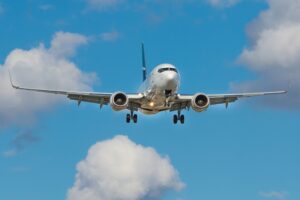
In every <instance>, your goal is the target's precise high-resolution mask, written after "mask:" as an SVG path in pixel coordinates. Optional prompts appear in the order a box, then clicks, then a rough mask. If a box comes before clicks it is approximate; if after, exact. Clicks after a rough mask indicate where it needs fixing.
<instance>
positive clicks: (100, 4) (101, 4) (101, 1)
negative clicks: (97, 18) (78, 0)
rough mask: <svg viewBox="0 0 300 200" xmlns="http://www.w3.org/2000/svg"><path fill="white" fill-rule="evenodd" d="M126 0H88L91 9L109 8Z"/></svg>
mask: <svg viewBox="0 0 300 200" xmlns="http://www.w3.org/2000/svg"><path fill="white" fill-rule="evenodd" d="M124 1H125V0H87V2H88V4H89V6H90V8H91V9H95V10H108V9H113V8H115V7H116V6H118V5H120V4H122V3H123V2H124Z"/></svg>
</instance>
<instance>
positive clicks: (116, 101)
mask: <svg viewBox="0 0 300 200" xmlns="http://www.w3.org/2000/svg"><path fill="white" fill-rule="evenodd" d="M110 106H111V107H112V109H113V110H115V111H120V110H124V109H126V108H127V107H128V96H127V95H126V94H125V93H122V92H116V93H114V94H113V95H111V97H110Z"/></svg>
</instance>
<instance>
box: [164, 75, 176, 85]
mask: <svg viewBox="0 0 300 200" xmlns="http://www.w3.org/2000/svg"><path fill="white" fill-rule="evenodd" d="M166 83H167V87H168V88H174V87H176V84H177V74H176V73H168V74H167V75H166Z"/></svg>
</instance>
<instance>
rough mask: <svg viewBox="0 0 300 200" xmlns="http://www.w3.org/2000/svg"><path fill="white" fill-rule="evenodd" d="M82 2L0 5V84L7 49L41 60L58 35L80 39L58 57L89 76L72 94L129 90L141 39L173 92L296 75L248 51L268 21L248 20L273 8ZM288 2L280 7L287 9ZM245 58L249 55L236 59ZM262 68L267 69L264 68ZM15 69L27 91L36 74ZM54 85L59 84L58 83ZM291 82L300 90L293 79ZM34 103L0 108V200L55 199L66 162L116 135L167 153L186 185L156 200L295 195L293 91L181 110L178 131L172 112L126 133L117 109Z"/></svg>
mask: <svg viewBox="0 0 300 200" xmlns="http://www.w3.org/2000/svg"><path fill="white" fill-rule="evenodd" d="M92 2H93V1H85V0H73V1H40V0H30V1H29V0H28V1H27V0H24V1H19V2H16V1H0V6H1V9H0V23H1V26H2V28H1V29H0V35H1V38H0V43H1V48H0V77H4V75H3V74H4V73H3V71H1V67H2V68H3V69H5V67H6V66H8V65H9V64H7V63H5V61H6V59H7V57H8V55H10V54H11V52H12V51H13V50H14V49H23V50H26V51H29V50H30V49H34V48H37V49H38V50H41V49H43V48H41V49H39V48H38V46H39V44H40V43H43V44H44V46H45V47H44V48H45V49H46V50H45V49H44V50H45V52H48V51H47V49H51V41H53V40H54V39H53V38H55V34H56V33H57V32H63V33H74V34H75V33H76V34H78V35H77V36H78V37H80V36H82V37H85V38H86V41H85V40H84V41H81V42H79V43H78V44H77V45H76V46H78V48H76V49H77V50H76V53H74V54H73V52H72V53H71V54H70V55H65V58H63V61H65V60H67V61H68V62H69V61H70V62H72V63H74V64H75V65H76V67H77V68H78V69H80V71H81V73H82V74H85V75H86V76H85V75H82V77H88V78H90V79H92V83H90V82H88V81H87V82H88V83H85V82H86V80H85V79H84V78H82V77H81V76H80V77H81V78H78V79H76V80H80V81H83V82H84V83H82V84H75V83H73V82H72V84H73V86H74V87H75V88H80V89H81V88H92V89H93V90H94V91H103V92H114V91H124V92H135V91H136V90H137V89H138V87H139V85H140V83H141V78H142V77H141V55H140V43H141V42H144V43H145V45H146V55H147V64H148V66H149V69H150V68H152V67H154V66H156V65H157V64H160V63H165V62H168V63H172V64H174V65H175V66H177V68H178V69H179V71H180V72H181V76H182V83H181V89H180V92H182V93H191V94H194V93H196V92H204V93H226V92H232V91H235V90H238V89H240V90H243V91H244V90H263V89H275V88H276V89H283V88H282V87H286V86H287V81H286V79H284V78H282V77H285V75H288V74H290V73H291V72H292V73H294V75H295V76H296V77H299V74H300V73H299V70H298V69H299V68H287V67H285V68H284V71H283V68H280V67H281V65H280V60H279V61H277V60H276V59H277V54H276V53H277V52H274V54H271V53H272V51H269V52H271V53H270V54H271V56H268V55H269V54H266V55H267V56H265V57H268V58H270V60H267V61H265V62H263V63H267V64H261V63H259V61H261V59H258V58H257V57H259V56H257V54H258V53H260V52H262V51H263V50H264V49H262V50H261V49H259V46H255V45H254V46H251V45H253V44H255V43H260V42H262V43H263V41H264V40H263V39H264V38H263V37H260V36H257V35H259V33H261V32H263V33H265V32H264V31H265V30H264V29H263V28H261V26H259V25H260V24H263V25H264V26H263V27H268V24H264V23H267V22H265V21H266V20H264V18H260V17H259V14H260V13H261V12H266V11H270V12H275V13H276V12H277V10H276V8H277V7H279V6H278V5H277V4H276V1H275V0H272V1H271V0H270V1H267V2H264V1H255V0H253V1H251V0H249V1H247V0H245V1H241V2H236V4H233V3H232V5H231V4H230V5H229V4H218V2H219V3H220V2H221V1H215V4H211V3H209V2H208V1H207V2H206V1H189V2H188V3H187V2H183V1H164V2H162V1H153V2H152V1H121V3H118V2H119V1H112V2H115V3H114V4H113V5H106V6H104V7H103V5H104V4H100V3H101V2H102V1H96V0H95V1H94V2H98V3H97V4H92ZM99 2H100V3H99ZM103 2H105V1H103ZM229 2H230V1H229ZM294 2H297V1H293V0H289V1H288V2H286V4H287V5H286V6H293V3H294ZM100 5H101V6H100ZM297 6H298V4H297ZM272 9H274V10H275V11H274V10H272ZM279 17H280V16H279ZM279 17H278V18H279ZM293 17H294V18H295V19H294V18H293V19H291V17H288V18H289V19H288V20H290V21H293V22H294V24H296V25H295V27H296V26H297V25H298V21H299V20H300V16H299V18H297V16H293ZM283 18H284V19H286V18H285V17H283ZM255 19H256V21H255V22H254V23H253V20H255ZM268 19H269V18H268ZM274 20H275V21H276V20H277V19H274ZM288 20H287V21H288ZM278 21H279V22H278V23H281V22H282V21H283V20H278ZM251 22H252V26H249V24H250V23H251ZM247 27H248V28H247ZM249 27H250V28H249ZM258 27H259V28H258ZM289 28H291V30H294V29H292V27H289ZM271 30H275V31H276V30H277V29H276V27H271ZM288 30H289V29H288ZM255 31H256V32H255ZM255 33H256V34H257V35H255ZM78 37H76V40H77V39H78ZM270 38H272V37H271V36H270ZM81 39H83V38H81ZM297 42H298V41H297ZM297 42H295V43H297ZM263 44H265V43H263ZM274 45H275V47H276V41H274ZM280 45H281V46H282V48H286V46H284V44H283V43H280ZM288 46H291V45H287V47H288ZM52 47H53V46H52ZM63 47H64V46H61V49H64V48H63ZM297 47H298V46H297ZM74 48H75V47H74ZM247 50H248V51H249V52H250V53H253V54H249V55H250V56H249V55H248V54H247V55H248V56H247V55H246V54H243V52H245V51H247ZM296 50H297V48H292V49H291V51H296ZM50 51H51V50H49V52H50ZM284 51H286V52H290V51H289V49H284ZM279 53H280V52H279ZM287 54H288V53H287ZM11 55H12V54H11ZM245 55H246V56H245ZM263 55H265V54H263ZM256 56H257V57H256ZM256 58H257V60H259V61H257V60H255V59H256ZM259 58H260V57H259ZM287 58H290V57H288V56H287ZM272 59H274V61H273V60H272ZM297 62H298V60H295V62H294V63H292V64H291V66H293V65H295V66H296V64H295V63H297ZM270 63H271V64H272V65H273V64H274V63H275V64H274V65H275V66H276V67H277V68H276V69H273V70H272V69H270V68H268V67H269V65H271V64H270ZM278 63H279V64H278ZM276 64H278V66H277V65H276ZM72 69H73V68H72ZM280 70H282V71H280ZM273 71H279V72H280V73H276V74H275V72H273ZM25 72H26V73H22V74H21V75H16V78H20V79H22V80H32V81H33V83H36V82H34V79H35V78H36V77H35V76H34V74H35V73H33V74H32V72H31V71H30V70H27V71H25ZM1 73H3V74H2V75H3V76H2V75H1ZM90 73H94V74H92V75H91V74H90ZM95 74H97V78H95ZM278 74H280V76H279V75H278ZM297 75H298V76H297ZM45 76H46V74H45ZM26 77H27V78H26ZM48 78H49V76H48ZM57 78H58V77H55V78H54V79H57ZM60 78H61V79H66V80H67V79H68V78H67V77H65V75H61V77H60ZM268 78H269V79H268ZM40 79H41V78H40ZM42 79H43V78H42ZM274 80H275V81H274ZM276 80H278V81H276ZM256 81H257V82H256ZM290 81H291V83H292V84H294V85H297V84H298V83H299V82H297V81H296V80H294V79H293V78H291V80H290ZM0 83H3V82H1V81H0ZM27 83H28V84H30V81H29V82H27ZM31 83H32V82H31ZM252 83H253V84H252ZM265 83H266V84H265ZM273 83H274V84H273ZM281 83H282V87H280V86H281V85H280V84H281ZM72 84H70V85H71V86H72ZM295 87H296V89H297V86H295ZM0 88H1V86H0ZM2 88H4V89H5V87H4V86H3V87H2ZM6 89H7V90H10V88H9V89H8V88H6ZM60 89H63V88H60ZM296 89H295V88H292V92H294V91H296ZM5 94H10V93H5V91H4V90H3V91H2V95H1V91H0V98H2V99H5V98H4V97H3V95H5ZM24 95H25V94H24ZM1 96H2V97H1ZM29 97H30V96H28V95H27V94H26V95H25V96H22V98H27V99H28V98H29ZM35 97H36V96H33V97H31V98H32V99H29V100H26V102H27V103H26V104H25V105H23V104H22V103H19V104H16V105H13V106H10V105H2V106H0V109H2V111H1V110H0V119H1V121H2V122H1V124H0V131H1V132H0V153H1V156H0V188H1V189H0V199H9V200H19V199H30V200H35V199H44V200H48V199H49V200H53V199H66V196H67V192H68V189H70V188H71V187H72V186H73V184H74V181H75V174H76V164H77V163H78V162H80V161H81V160H84V159H85V158H86V156H87V152H88V150H89V148H90V147H91V146H93V145H94V144H95V143H97V142H101V141H103V140H109V139H112V138H114V137H115V136H116V135H126V136H128V138H129V139H130V140H131V141H133V142H134V143H136V144H141V145H142V146H145V147H153V148H154V149H155V150H156V151H157V152H158V153H159V154H160V155H162V156H166V155H167V156H168V157H169V159H170V160H171V164H172V166H173V167H174V168H175V169H176V170H177V171H178V173H179V177H180V180H181V181H182V182H183V183H184V184H185V187H184V188H183V189H182V190H180V191H173V190H170V191H168V192H167V193H166V194H165V195H164V196H163V197H162V199H184V200H186V199H207V200H219V199H231V200H240V199H243V200H253V199H257V200H263V199H279V200H285V199H287V200H294V199H295V200H296V199H299V198H300V192H299V191H300V188H299V180H300V172H299V168H300V157H299V155H298V152H299V151H300V146H299V142H298V141H299V139H300V136H299V128H300V125H299V103H298V102H299V98H298V97H299V94H298V93H296V92H295V93H292V94H291V96H290V97H293V98H296V99H293V101H289V100H287V101H285V100H286V99H283V98H280V99H277V98H276V100H273V99H270V98H267V100H266V101H261V99H251V100H241V101H238V102H236V103H235V104H233V105H229V108H228V109H227V110H226V109H225V108H224V106H216V107H211V108H209V110H208V111H207V112H204V113H195V112H193V111H190V112H184V114H185V115H186V124H184V125H180V126H174V125H173V124H172V113H168V112H166V113H161V114H159V115H156V116H151V117H149V116H144V115H140V118H139V123H138V124H136V125H134V124H126V123H125V114H126V112H112V110H111V109H110V108H109V107H106V108H103V110H99V107H98V106H97V105H90V104H86V103H83V104H82V105H81V106H80V107H79V108H78V107H77V105H76V102H69V101H68V100H67V99H59V100H57V101H56V100H55V101H54V100H53V102H50V103H49V104H47V103H46V104H40V105H41V107H42V108H41V107H38V108H35V107H33V106H32V105H30V101H32V103H36V101H35V100H34V98H35ZM47 97H48V96H47ZM11 101H13V100H11ZM47 101H48V99H47ZM0 102H1V103H2V102H5V103H7V102H9V101H6V100H3V101H1V100H0ZM276 102H277V103H276ZM278 102H280V104H281V105H279V104H278ZM282 104H285V105H282ZM17 105H18V106H19V105H21V107H23V106H24V107H28V110H26V112H25V111H24V113H23V110H22V109H21V110H20V114H18V113H19V112H18V111H19V110H17V108H19V107H18V106H17ZM278 105H279V106H278ZM43 106H46V108H44V107H43ZM5 107H8V108H11V109H10V111H9V112H8V111H6V109H5ZM9 113H13V117H11V115H10V114H9ZM10 117H11V118H10ZM153 165H155V163H153Z"/></svg>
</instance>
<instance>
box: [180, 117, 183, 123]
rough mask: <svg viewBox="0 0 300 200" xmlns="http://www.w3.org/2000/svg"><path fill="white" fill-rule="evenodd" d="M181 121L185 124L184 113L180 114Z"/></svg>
mask: <svg viewBox="0 0 300 200" xmlns="http://www.w3.org/2000/svg"><path fill="white" fill-rule="evenodd" d="M180 122H181V124H184V115H181V116H180Z"/></svg>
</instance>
